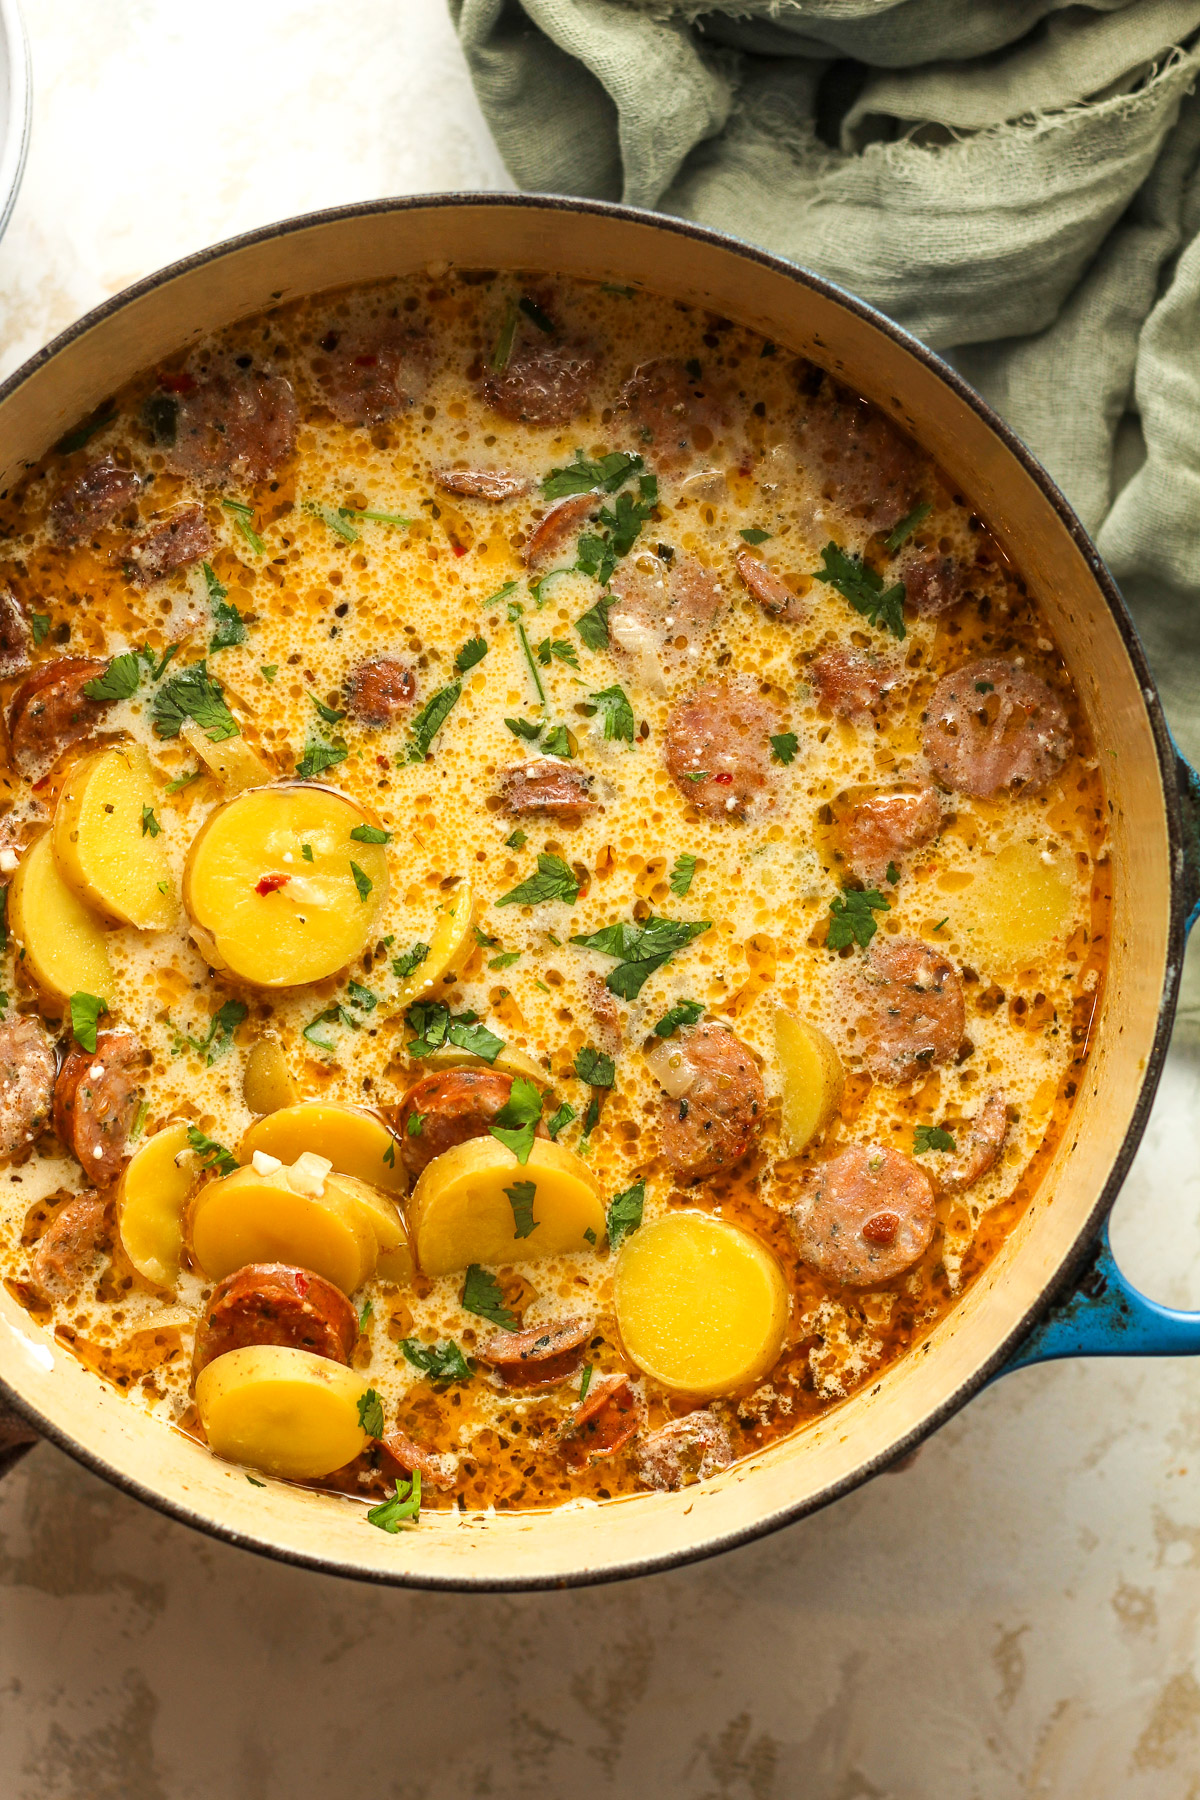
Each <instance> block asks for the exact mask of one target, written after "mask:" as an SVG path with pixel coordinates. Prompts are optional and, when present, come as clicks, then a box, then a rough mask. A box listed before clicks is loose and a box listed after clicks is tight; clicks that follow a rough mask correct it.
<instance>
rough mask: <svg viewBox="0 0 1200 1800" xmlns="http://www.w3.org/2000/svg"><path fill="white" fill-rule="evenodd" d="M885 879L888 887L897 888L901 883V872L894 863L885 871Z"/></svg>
mask: <svg viewBox="0 0 1200 1800" xmlns="http://www.w3.org/2000/svg"><path fill="white" fill-rule="evenodd" d="M883 879H884V880H885V881H886V882H887V883H888V885H889V886H890V887H895V885H896V883H897V882H898V881H899V879H900V871H899V869H898V868H897V867H896V865H895V863H894V862H890V863H889V864H888V866H887V868H886V869H885V870H884V872H883ZM942 923H943V924H944V923H945V920H943V921H942Z"/></svg>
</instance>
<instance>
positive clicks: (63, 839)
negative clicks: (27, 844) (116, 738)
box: [51, 744, 176, 931]
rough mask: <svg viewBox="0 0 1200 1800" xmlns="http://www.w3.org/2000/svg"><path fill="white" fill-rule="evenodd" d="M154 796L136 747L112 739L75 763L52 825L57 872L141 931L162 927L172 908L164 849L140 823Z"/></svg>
mask: <svg viewBox="0 0 1200 1800" xmlns="http://www.w3.org/2000/svg"><path fill="white" fill-rule="evenodd" d="M157 798H158V795H157V790H156V788H155V786H154V777H153V776H152V775H151V773H150V759H149V757H148V756H147V755H146V752H145V751H144V750H143V749H142V746H141V745H140V744H113V745H110V746H109V748H108V749H107V750H97V751H96V752H95V753H94V754H93V755H91V756H85V757H84V758H83V759H82V761H80V762H77V763H76V764H75V766H74V768H73V769H72V770H71V772H70V774H69V775H68V776H67V779H66V780H65V782H64V783H63V786H62V791H61V792H60V794H59V796H58V805H57V806H56V807H55V809H54V824H53V826H52V827H51V839H52V842H53V845H54V859H55V861H56V862H57V864H58V867H59V873H60V874H61V875H62V876H63V878H64V880H65V881H67V882H68V883H69V885H70V886H71V887H73V888H74V890H75V892H76V893H77V894H78V895H79V898H80V899H81V900H83V901H84V902H86V904H87V905H88V906H90V907H93V908H94V909H95V911H96V912H98V913H100V914H101V915H102V917H104V918H106V919H109V920H111V921H112V922H113V923H114V924H116V925H136V926H137V927H138V929H139V930H141V931H161V930H162V929H163V928H164V927H165V926H167V925H169V924H170V923H171V921H172V919H173V918H174V917H175V909H176V899H175V893H174V888H173V885H172V882H171V871H170V868H169V866H168V864H167V859H166V856H165V854H164V852H163V850H162V848H161V846H160V844H159V840H158V838H157V837H156V836H155V835H153V834H152V833H151V832H150V831H149V830H147V829H146V825H145V823H144V821H145V817H146V814H147V812H148V811H150V810H152V809H153V807H154V804H155V801H156V800H157Z"/></svg>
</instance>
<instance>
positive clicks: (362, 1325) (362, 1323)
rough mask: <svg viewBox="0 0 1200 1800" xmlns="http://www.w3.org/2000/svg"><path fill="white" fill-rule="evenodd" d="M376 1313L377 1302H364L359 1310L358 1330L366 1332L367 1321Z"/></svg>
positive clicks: (367, 1300)
mask: <svg viewBox="0 0 1200 1800" xmlns="http://www.w3.org/2000/svg"><path fill="white" fill-rule="evenodd" d="M374 1311H375V1302H374V1301H373V1300H371V1299H366V1300H364V1301H363V1303H362V1305H361V1306H360V1307H359V1309H358V1329H359V1330H360V1331H365V1330H366V1329H367V1321H368V1320H369V1319H370V1318H371V1316H372V1314H373V1313H374Z"/></svg>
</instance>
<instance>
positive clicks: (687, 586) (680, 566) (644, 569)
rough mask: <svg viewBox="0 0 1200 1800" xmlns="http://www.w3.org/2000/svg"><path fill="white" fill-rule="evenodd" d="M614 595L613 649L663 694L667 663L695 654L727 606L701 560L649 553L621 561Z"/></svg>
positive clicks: (610, 622) (611, 615)
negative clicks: (686, 653)
mask: <svg viewBox="0 0 1200 1800" xmlns="http://www.w3.org/2000/svg"><path fill="white" fill-rule="evenodd" d="M612 593H613V594H614V595H615V596H616V604H615V605H614V606H613V607H612V609H611V611H610V612H609V615H608V630H609V636H610V637H611V639H612V643H613V647H614V648H615V649H616V650H617V651H619V652H621V653H623V654H624V655H625V656H627V657H628V658H629V661H630V662H631V663H632V664H633V668H634V673H635V674H636V676H637V678H638V679H639V680H640V681H643V682H644V683H645V684H646V686H647V687H649V688H652V689H653V690H654V691H655V692H657V693H662V692H663V691H664V687H665V683H664V681H663V664H664V660H672V659H673V658H674V656H675V654H676V653H680V652H684V653H685V652H687V651H689V650H692V649H693V648H694V646H695V645H696V644H698V643H699V642H700V640H701V639H702V638H703V637H704V636H705V635H706V634H707V633H708V631H709V630H710V629H711V628H712V626H713V624H714V622H715V620H716V618H717V615H718V614H719V613H720V611H721V608H722V606H723V605H724V603H725V593H724V590H723V588H722V587H721V583H720V582H719V581H718V580H717V577H716V576H715V575H714V574H713V572H712V570H711V569H709V568H706V567H705V565H704V564H703V563H702V562H700V561H699V560H698V559H697V558H696V557H694V556H677V557H675V558H674V559H673V560H671V561H668V560H667V559H665V558H664V557H662V556H655V555H652V554H651V553H650V552H649V551H643V552H642V553H641V554H640V555H638V556H636V557H633V556H631V557H628V558H626V560H625V561H624V562H623V563H621V565H620V566H619V568H618V570H617V573H616V574H615V575H614V577H613V580H612Z"/></svg>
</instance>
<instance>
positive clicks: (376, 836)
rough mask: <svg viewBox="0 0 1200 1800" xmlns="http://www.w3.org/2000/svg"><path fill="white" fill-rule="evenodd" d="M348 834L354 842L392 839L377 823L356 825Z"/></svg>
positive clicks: (383, 841) (377, 841)
mask: <svg viewBox="0 0 1200 1800" xmlns="http://www.w3.org/2000/svg"><path fill="white" fill-rule="evenodd" d="M350 836H351V837H352V838H353V839H354V841H355V843H356V844H390V843H391V841H392V834H391V832H390V831H384V830H383V829H382V827H381V826H379V825H356V826H355V827H354V829H353V831H352V832H351V833H350ZM309 860H310V861H311V860H312V859H311V857H310V859H309Z"/></svg>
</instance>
